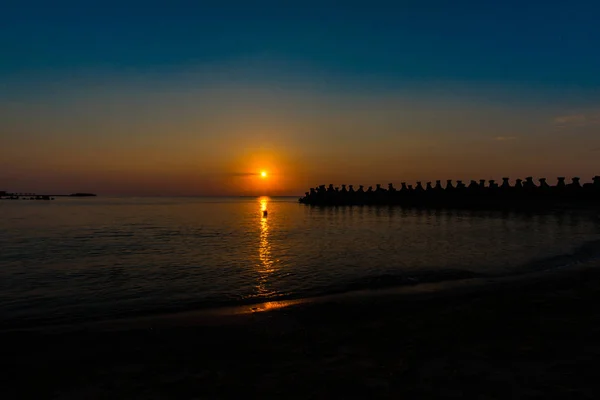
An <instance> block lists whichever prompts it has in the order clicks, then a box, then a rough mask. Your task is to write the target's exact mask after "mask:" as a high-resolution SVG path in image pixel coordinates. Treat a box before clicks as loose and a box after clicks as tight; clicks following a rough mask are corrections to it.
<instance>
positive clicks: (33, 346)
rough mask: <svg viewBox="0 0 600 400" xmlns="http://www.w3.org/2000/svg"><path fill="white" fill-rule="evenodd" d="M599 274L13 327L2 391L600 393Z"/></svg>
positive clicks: (86, 394)
mask: <svg viewBox="0 0 600 400" xmlns="http://www.w3.org/2000/svg"><path fill="white" fill-rule="evenodd" d="M599 278H600V270H599V269H597V268H585V269H577V270H575V269H573V270H562V271H554V272H551V273H546V274H535V275H532V276H530V277H527V278H526V279H518V280H507V281H501V282H495V283H491V284H487V285H486V284H483V285H464V286H461V285H458V286H456V287H455V288H452V289H448V290H445V291H442V292H428V291H422V292H421V293H413V294H403V295H402V294H394V293H392V292H390V293H385V294H383V295H376V296H347V297H342V298H337V299H329V300H328V301H319V302H307V303H299V304H295V305H291V306H289V307H284V308H279V309H273V310H270V311H266V312H256V313H246V314H239V315H235V314H230V315H226V316H220V317H219V316H214V315H213V316H212V317H207V316H206V315H204V316H203V317H202V318H200V317H198V316H197V315H196V316H194V314H193V313H190V314H187V315H184V318H181V317H180V318H175V319H174V320H171V323H166V321H168V319H164V318H163V319H160V318H157V319H155V320H154V321H155V322H154V323H152V322H151V321H152V319H149V320H145V322H144V323H143V324H138V325H137V326H135V325H131V324H129V325H122V326H118V325H115V326H113V329H107V327H108V326H107V325H106V324H105V325H98V327H97V328H90V327H89V326H87V327H85V328H79V329H74V330H71V331H63V332H60V333H59V332H54V333H51V332H45V333H41V332H4V333H3V334H2V341H1V343H2V353H3V357H2V360H3V361H2V363H3V364H4V366H5V367H7V368H6V369H5V371H8V373H6V374H5V379H6V382H7V385H5V387H4V391H5V393H7V391H8V393H9V396H7V397H6V398H31V397H35V398H60V399H81V398H87V399H96V398H98V399H102V398H113V399H114V398H144V399H159V398H160V399H162V398H240V397H254V396H260V397H269V398H274V397H277V398H281V397H285V398H333V397H353V398H355V397H367V396H368V397H377V398H398V397H402V396H404V397H407V398H479V399H482V398H597V396H598V394H599V393H600V381H598V379H597V372H596V367H597V363H598V361H599V360H600V313H599V312H598V310H597V307H598V304H600V283H599ZM149 321H150V322H149ZM173 321H176V322H173ZM100 326H102V328H100ZM126 326H127V328H125V327H126Z"/></svg>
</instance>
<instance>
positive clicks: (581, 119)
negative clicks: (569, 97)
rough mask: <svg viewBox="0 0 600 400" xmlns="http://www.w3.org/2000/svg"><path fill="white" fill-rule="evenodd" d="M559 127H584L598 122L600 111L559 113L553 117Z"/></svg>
mask: <svg viewBox="0 0 600 400" xmlns="http://www.w3.org/2000/svg"><path fill="white" fill-rule="evenodd" d="M554 124H555V125H557V126H559V127H585V126H591V125H599V124H600V112H592V113H578V114H568V115H561V116H559V117H556V118H554Z"/></svg>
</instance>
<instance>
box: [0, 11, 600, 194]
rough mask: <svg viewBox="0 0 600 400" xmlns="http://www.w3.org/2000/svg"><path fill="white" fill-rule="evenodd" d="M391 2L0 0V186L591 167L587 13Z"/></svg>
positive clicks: (153, 184)
mask: <svg viewBox="0 0 600 400" xmlns="http://www.w3.org/2000/svg"><path fill="white" fill-rule="evenodd" d="M286 3H289V4H287V5H285V4H286ZM391 3H392V2H377V1H369V2H352V1H343V2H342V1H337V2H333V1H318V2H317V1H303V2H282V1H277V2H275V1H253V2H248V1H229V2H208V1H169V2H167V1H162V2H157V1H144V2H137V1H120V2H112V1H60V0H57V1H54V2H47V1H41V0H31V1H8V4H6V5H3V9H2V13H1V14H0V48H1V49H2V55H1V56H0V190H10V191H36V192H48V191H51V192H73V191H92V192H97V193H100V194H106V195H110V194H123V195H155V194H169V195H220V194H225V195H230V194H234V195H236V194H247V195H254V194H257V195H259V194H272V195H275V194H301V193H303V192H304V191H305V190H306V189H307V188H308V187H310V186H314V185H316V184H320V183H323V184H328V183H334V184H342V183H346V184H350V183H354V184H365V185H371V184H375V183H382V184H387V183H388V182H395V183H399V182H401V181H404V180H407V181H415V180H423V181H428V180H434V179H450V178H452V179H480V178H482V179H484V178H485V179H493V178H495V179H499V178H501V177H502V176H505V175H508V176H512V177H513V178H517V177H524V176H528V175H533V176H536V177H539V176H547V177H549V178H551V180H552V178H554V177H556V176H558V175H567V176H571V175H579V176H581V177H582V178H583V180H586V181H587V180H589V179H590V178H591V177H592V176H593V175H597V174H600V161H599V160H600V52H599V51H597V50H596V47H597V44H598V43H600V25H599V24H598V22H597V21H598V20H599V18H600V5H597V4H594V2H591V1H571V2H568V3H567V2H552V1H550V2H548V1H546V2H541V1H540V2H538V1H529V2H516V1H504V2H491V1H490V2H488V1H454V2H450V1H402V2H394V4H393V5H392V4H391ZM522 3H527V4H522ZM261 170H267V171H269V176H268V178H267V179H261V177H260V176H259V175H258V174H259V172H260V171H261Z"/></svg>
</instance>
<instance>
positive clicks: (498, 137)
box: [494, 136, 517, 142]
mask: <svg viewBox="0 0 600 400" xmlns="http://www.w3.org/2000/svg"><path fill="white" fill-rule="evenodd" d="M494 140H496V141H498V142H507V141H509V140H517V137H516V136H496V137H495V138H494Z"/></svg>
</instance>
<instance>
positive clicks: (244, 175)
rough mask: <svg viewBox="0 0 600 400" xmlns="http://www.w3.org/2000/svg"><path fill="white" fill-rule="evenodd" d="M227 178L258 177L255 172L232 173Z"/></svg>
mask: <svg viewBox="0 0 600 400" xmlns="http://www.w3.org/2000/svg"><path fill="white" fill-rule="evenodd" d="M228 175H229V176H241V177H246V176H258V173H257V172H232V173H230V174H228Z"/></svg>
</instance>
